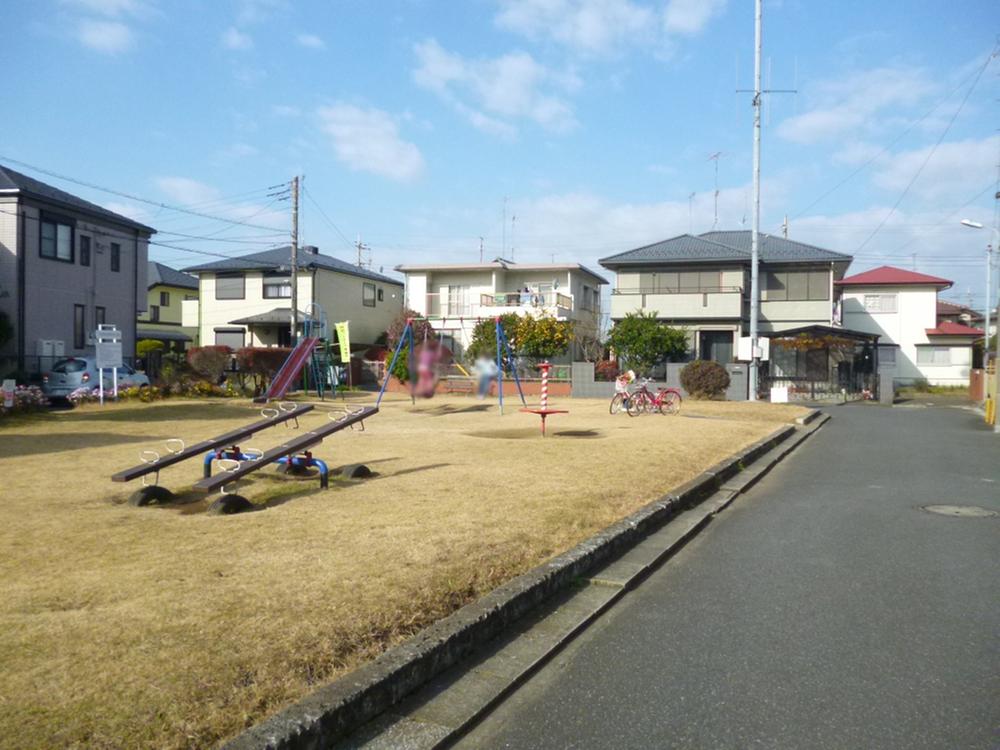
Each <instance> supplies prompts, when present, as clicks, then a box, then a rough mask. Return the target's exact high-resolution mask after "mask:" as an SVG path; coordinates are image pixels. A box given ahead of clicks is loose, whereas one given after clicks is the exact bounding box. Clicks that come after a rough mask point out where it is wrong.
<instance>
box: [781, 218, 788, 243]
mask: <svg viewBox="0 0 1000 750" xmlns="http://www.w3.org/2000/svg"><path fill="white" fill-rule="evenodd" d="M781 236H782V237H784V238H785V239H786V240H787V239H788V214H785V220H784V221H783V222H781Z"/></svg>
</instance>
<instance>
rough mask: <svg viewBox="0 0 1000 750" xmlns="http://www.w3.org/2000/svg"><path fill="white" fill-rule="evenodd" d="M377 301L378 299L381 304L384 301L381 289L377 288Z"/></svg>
mask: <svg viewBox="0 0 1000 750" xmlns="http://www.w3.org/2000/svg"><path fill="white" fill-rule="evenodd" d="M377 299H378V301H379V302H381V301H382V300H383V299H384V296H383V293H382V287H379V290H378V296H377Z"/></svg>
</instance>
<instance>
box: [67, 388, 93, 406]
mask: <svg viewBox="0 0 1000 750" xmlns="http://www.w3.org/2000/svg"><path fill="white" fill-rule="evenodd" d="M100 393H101V392H100V391H99V390H98V389H97V388H88V387H87V386H81V387H80V388H77V389H76V390H75V391H73V392H72V393H70V394H69V395H68V396H67V397H66V399H67V400H68V401H69V402H70V403H71V404H73V406H79V405H80V404H89V403H92V402H94V401H98V400H99V399H100Z"/></svg>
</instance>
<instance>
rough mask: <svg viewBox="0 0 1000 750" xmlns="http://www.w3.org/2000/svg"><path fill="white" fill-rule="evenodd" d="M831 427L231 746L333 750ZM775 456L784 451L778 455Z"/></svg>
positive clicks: (757, 452) (688, 494) (492, 598)
mask: <svg viewBox="0 0 1000 750" xmlns="http://www.w3.org/2000/svg"><path fill="white" fill-rule="evenodd" d="M820 413H821V412H819V411H818V410H813V412H811V413H810V414H809V415H805V416H804V417H802V418H801V419H805V420H807V421H813V420H815V419H816V417H817V416H819V414H820ZM828 419H829V416H826V417H825V418H824V419H823V420H822V421H821V422H819V423H817V424H815V425H810V427H809V428H807V429H806V430H797V429H796V428H795V427H794V426H792V425H788V426H786V427H782V428H781V429H779V430H776V431H775V432H773V433H771V434H770V435H768V436H767V437H765V438H763V439H762V440H759V441H757V442H755V443H753V444H752V445H750V446H748V447H747V448H745V449H743V450H742V451H740V452H739V453H737V454H735V455H733V456H730V457H729V458H727V459H725V460H724V461H721V462H719V463H718V464H716V465H714V466H712V467H710V468H709V469H707V470H706V471H705V472H703V473H702V474H700V475H698V476H697V477H695V478H694V479H692V480H691V481H689V482H687V483H685V484H683V485H681V486H680V487H677V488H676V489H675V490H673V491H672V492H670V493H668V494H666V495H664V496H663V497H661V498H660V499H658V500H655V501H653V502H651V503H649V504H648V505H646V506H644V507H642V508H640V509H639V510H637V511H636V512H635V513H632V514H631V515H629V516H627V517H626V518H624V519H622V520H621V521H618V522H617V523H615V524H612V525H611V526H609V527H607V528H606V529H604V530H602V531H600V532H598V533H597V534H596V535H594V536H593V537H591V538H590V539H587V540H586V541H584V542H581V543H580V544H578V545H577V546H576V547H574V548H573V549H571V550H569V551H567V552H565V553H563V554H562V555H559V556H558V557H555V558H553V559H552V560H550V561H549V562H547V563H544V564H542V565H540V566H538V567H537V568H534V569H533V570H531V571H529V572H527V573H525V574H523V575H521V576H519V577H518V578H515V579H513V580H512V581H509V582H508V583H506V584H504V585H502V586H500V587H499V588H497V589H494V590H493V591H491V592H490V593H489V594H486V595H485V596H484V597H482V598H481V599H479V600H477V601H475V602H473V603H471V604H468V605H466V606H465V607H463V608H462V609H460V610H458V611H457V612H455V613H454V614H452V615H450V616H448V617H446V618H444V619H443V620H440V621H439V622H437V623H435V624H433V625H431V626H430V627H428V628H425V629H424V630H422V631H421V632H420V633H418V634H416V635H415V636H413V637H412V638H411V639H409V640H408V641H406V642H405V643H403V644H401V645H400V646H397V647H396V648H393V649H390V650H389V651H387V652H386V653H384V654H383V655H382V656H380V657H379V658H377V659H375V660H374V661H373V662H371V663H369V664H366V665H365V666H363V667H360V668H359V669H357V670H355V671H353V672H351V673H349V674H347V675H344V676H343V677H341V678H340V679H337V680H335V681H333V682H331V683H329V684H328V685H325V686H323V687H322V688H320V689H319V690H317V691H316V692H314V693H312V694H311V695H309V696H307V697H306V698H304V699H302V700H301V701H299V702H298V703H296V704H294V705H292V706H290V707H288V708H286V709H285V710H283V711H281V712H280V713H278V714H276V715H275V716H272V717H270V718H268V719H265V720H264V721H263V722H261V723H260V724H258V725H256V726H254V727H251V728H250V729H248V730H247V731H246V732H244V733H243V734H241V735H239V736H238V737H236V738H235V739H233V740H232V741H230V742H229V743H227V744H226V745H225V746H224V747H225V748H226V749H227V750H250V749H251V748H254V749H259V748H267V749H268V750H272V749H273V750H292V749H295V750H299V749H306V748H308V749H309V750H312V749H313V748H319V747H326V746H328V745H330V744H332V743H333V742H335V741H336V740H338V739H340V738H342V737H344V736H345V735H346V734H348V733H350V732H352V731H354V730H355V729H357V728H359V727H361V726H362V725H364V724H365V723H367V722H369V721H370V720H372V719H373V718H375V717H376V716H378V715H379V714H381V713H383V712H384V711H386V710H387V709H389V708H390V707H391V706H393V705H395V704H397V703H399V702H400V701H401V700H402V699H403V698H405V697H406V696H407V695H409V694H411V693H413V692H414V691H415V690H417V689H418V688H419V687H421V686H422V685H424V684H426V683H427V682H429V681H430V680H432V679H433V678H435V677H436V676H438V675H440V674H441V673H443V672H444V671H445V670H447V669H448V668H449V667H451V666H453V665H455V664H456V663H458V662H459V661H462V660H463V659H465V658H466V657H468V656H470V655H471V654H473V653H474V652H475V651H476V650H477V649H478V648H479V647H480V646H482V645H484V644H486V643H488V642H490V641H491V640H493V639H494V638H495V637H496V636H498V635H499V634H501V633H502V632H503V631H504V630H505V629H507V628H508V627H509V626H510V625H512V624H513V623H515V622H517V621H518V620H519V619H521V618H522V617H523V616H524V615H525V614H527V613H529V612H531V611H532V610H533V609H535V608H536V607H538V606H539V605H540V604H542V603H543V602H545V601H546V600H547V599H549V598H550V597H552V596H554V595H555V594H558V593H559V592H561V591H563V590H565V589H567V588H568V587H570V586H571V585H572V584H573V583H575V582H578V581H579V580H580V579H582V578H584V577H585V576H586V574H587V573H588V572H590V571H592V570H594V569H595V568H597V567H598V566H600V565H601V564H603V563H606V562H610V561H611V560H612V559H613V558H615V557H617V556H618V555H620V554H621V553H623V552H625V551H626V550H628V549H631V548H633V547H634V546H635V545H637V544H638V543H639V542H640V541H642V540H643V539H644V538H645V537H647V536H648V535H650V534H652V533H653V532H655V531H656V530H657V529H659V528H660V527H661V526H663V525H664V524H665V523H667V521H669V520H670V519H672V518H673V517H675V516H677V515H678V514H680V513H682V512H684V511H686V510H688V509H690V508H693V507H694V506H696V505H698V504H699V503H701V502H702V501H704V500H705V499H707V498H709V497H711V496H712V495H715V494H721V495H723V496H725V497H726V498H727V499H726V501H725V503H724V504H722V505H721V506H719V507H713V508H711V509H710V510H709V513H708V515H711V514H714V513H716V512H718V511H719V510H721V509H722V508H723V507H725V505H728V504H729V502H731V501H732V499H733V498H735V496H736V495H737V494H739V492H742V491H743V490H745V489H746V488H748V487H749V486H751V485H752V484H753V483H754V482H756V481H757V480H758V479H759V478H760V477H761V476H763V475H764V474H765V473H766V472H767V471H768V470H770V468H771V467H772V466H774V464H776V463H777V462H778V461H780V460H781V458H783V457H784V456H785V455H787V453H788V452H790V451H791V450H792V449H793V448H794V447H795V446H796V445H798V444H799V443H800V442H801V441H802V440H804V439H805V438H806V437H808V435H810V434H811V433H812V432H814V431H815V430H816V429H818V427H819V426H821V425H822V424H823V423H825V422H826V421H827V420H828ZM793 436H794V437H793ZM790 438H791V440H789V439H790ZM786 444H787V445H788V447H787V448H786ZM776 447H777V448H779V450H778V451H773V450H772V449H774V448H776ZM769 451H772V454H771V455H769V456H768V460H767V461H766V462H765V465H762V466H760V467H757V466H755V467H754V469H753V470H750V471H745V470H746V469H747V467H748V466H749V465H750V464H753V463H754V462H755V461H757V460H758V459H759V458H760V457H761V456H763V455H764V454H767V453H768V452H769ZM774 454H778V455H777V457H775V455H774ZM741 480H742V481H741ZM720 491H722V492H720ZM714 505H716V504H713V506H714ZM703 525H704V522H700V523H698V524H697V525H695V526H692V528H691V529H690V530H689V532H688V533H687V534H686V535H685V537H684V539H687V538H688V537H690V536H691V535H693V534H694V533H696V532H697V530H698V529H700V528H701V527H702V526H703Z"/></svg>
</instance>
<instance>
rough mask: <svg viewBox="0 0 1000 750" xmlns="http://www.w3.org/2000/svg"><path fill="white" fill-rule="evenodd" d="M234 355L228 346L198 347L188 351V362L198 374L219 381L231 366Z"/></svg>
mask: <svg viewBox="0 0 1000 750" xmlns="http://www.w3.org/2000/svg"><path fill="white" fill-rule="evenodd" d="M232 353H233V350H232V349H230V348H229V347H228V346H196V347H193V348H191V349H188V353H187V361H188V364H189V365H191V369H192V370H194V371H195V372H196V373H198V374H199V375H202V376H204V377H206V378H209V379H210V380H213V381H217V380H218V379H219V378H220V377H221V376H222V372H223V370H225V369H226V366H227V365H228V364H229V356H230V355H231V354H232Z"/></svg>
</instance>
